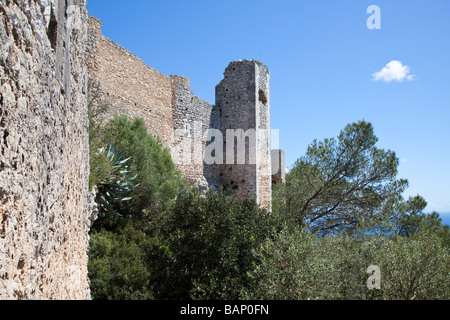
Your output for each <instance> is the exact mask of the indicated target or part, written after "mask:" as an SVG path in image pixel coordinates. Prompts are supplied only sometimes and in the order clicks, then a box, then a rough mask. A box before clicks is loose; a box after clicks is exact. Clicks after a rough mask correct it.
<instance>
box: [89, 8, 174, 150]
mask: <svg viewBox="0 0 450 320" xmlns="http://www.w3.org/2000/svg"><path fill="white" fill-rule="evenodd" d="M87 57H88V61H87V66H88V73H89V77H90V78H91V79H93V80H96V81H98V82H100V85H101V88H102V91H103V94H104V96H103V99H104V100H107V101H108V102H110V103H111V108H110V110H109V112H108V114H107V116H106V118H111V117H112V116H113V115H114V113H118V114H123V115H127V116H128V117H129V118H132V119H133V118H137V117H139V118H142V119H144V121H145V123H146V124H147V127H148V128H151V131H150V132H151V133H152V134H153V135H154V136H155V137H159V138H160V139H161V141H162V142H163V144H164V145H165V146H166V147H169V148H170V147H171V146H172V145H173V130H174V128H173V111H172V107H171V106H172V104H173V103H172V99H173V91H172V80H171V78H170V77H168V76H166V75H164V74H162V73H161V72H159V71H156V70H155V69H153V68H151V67H149V66H147V65H146V64H145V63H144V62H143V61H142V60H141V59H139V58H138V57H136V56H135V55H134V54H132V53H131V52H129V51H128V50H126V49H124V48H123V47H121V46H119V45H118V44H116V43H114V42H113V41H111V40H110V39H108V38H107V37H105V36H103V35H102V31H101V21H100V20H98V19H96V18H94V17H91V16H90V17H89V36H88V48H87Z"/></svg>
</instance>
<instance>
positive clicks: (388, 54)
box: [88, 0, 450, 215]
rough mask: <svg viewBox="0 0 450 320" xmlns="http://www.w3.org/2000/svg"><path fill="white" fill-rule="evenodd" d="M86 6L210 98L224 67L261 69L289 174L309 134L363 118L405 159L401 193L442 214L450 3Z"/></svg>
mask: <svg viewBox="0 0 450 320" xmlns="http://www.w3.org/2000/svg"><path fill="white" fill-rule="evenodd" d="M370 5H377V6H379V8H380V9H381V29H379V30H369V29H368V28H367V24H366V21H367V19H368V18H369V17H370V14H368V13H367V8H368V7H369V6H370ZM88 11H89V13H90V14H91V15H93V16H95V17H97V18H99V19H101V20H102V21H103V34H104V35H106V36H107V37H109V38H111V39H112V40H113V41H115V42H116V43H118V44H120V45H122V46H123V47H125V48H127V49H128V50H130V51H131V52H133V53H134V54H136V55H137V56H138V57H140V58H141V59H142V60H144V62H146V63H147V64H148V65H150V66H151V67H153V68H155V69H157V70H159V71H161V72H163V73H164V74H166V75H171V74H180V75H183V76H186V77H189V78H190V79H191V88H192V91H193V92H194V94H196V95H197V96H199V97H201V98H203V99H205V100H207V101H209V102H211V103H214V100H215V99H214V92H215V91H214V87H215V85H216V84H218V83H219V82H220V80H221V79H222V76H223V72H224V70H225V68H226V67H227V65H228V63H229V62H230V61H233V60H240V59H257V60H260V61H262V62H264V63H265V64H266V65H267V67H268V68H269V70H270V72H271V108H272V110H271V120H272V127H273V128H275V129H279V130H280V147H281V148H282V149H284V150H285V152H286V165H287V166H288V167H290V166H292V164H293V163H294V162H295V160H296V159H298V158H299V157H300V156H301V155H303V154H304V153H305V151H306V148H307V146H308V144H310V143H311V142H312V141H313V140H314V139H315V138H317V139H319V140H321V139H323V138H327V137H335V136H337V135H338V134H339V132H340V130H342V129H343V128H344V127H345V126H346V124H347V123H350V122H354V121H358V120H362V119H364V120H366V121H369V122H371V123H372V124H373V126H374V128H375V134H376V135H377V136H378V138H379V142H378V146H379V147H381V148H385V149H391V150H394V151H395V152H396V153H397V156H398V157H399V158H400V159H401V164H400V167H399V177H401V178H407V179H408V180H409V182H410V187H409V189H408V191H407V192H406V193H405V196H406V197H408V196H409V195H416V194H421V195H422V196H424V198H425V199H426V200H427V201H428V203H429V206H428V208H427V211H431V210H436V211H438V212H439V213H441V214H444V213H447V212H449V215H450V168H449V160H450V125H449V121H450V41H449V33H450V19H449V18H448V17H449V13H450V1H448V0H430V1H424V0H421V1H418V0H395V1H392V0H386V1H382V0H370V1H366V0H340V1H336V0H314V1H313V0H309V1H299V0H278V1H273V0H272V1H268V0H257V1H256V0H221V1H218V0H190V1H187V0H164V1H162V0H158V1H157V0H151V1H149V0H129V1H123V0H120V1H119V0H88ZM391 61H399V62H398V63H397V64H395V63H394V64H392V63H391V64H390V65H388V63H390V62H391ZM399 63H401V64H399ZM387 65H388V66H387ZM386 66H387V67H386ZM385 67H386V68H387V69H385V70H384V71H383V68H385ZM389 67H390V69H389ZM408 68H409V69H408ZM382 71H383V72H382ZM376 72H382V73H381V74H380V76H381V78H380V80H379V81H375V79H374V74H375V73H376ZM389 75H394V76H397V77H398V79H403V81H400V82H398V81H392V82H386V81H383V79H387V78H386V76H389ZM383 76H384V78H383Z"/></svg>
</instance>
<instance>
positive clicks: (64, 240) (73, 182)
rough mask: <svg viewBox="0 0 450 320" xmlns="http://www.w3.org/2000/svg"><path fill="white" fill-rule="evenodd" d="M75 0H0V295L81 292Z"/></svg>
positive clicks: (81, 154)
mask: <svg viewBox="0 0 450 320" xmlns="http://www.w3.org/2000/svg"><path fill="white" fill-rule="evenodd" d="M86 26H87V13H86V2H85V1H84V0H48V1H19V0H17V1H0V105H1V108H0V147H1V153H0V299H86V298H89V296H90V294H89V281H88V277H87V250H88V242H89V237H88V232H89V225H90V224H89V219H88V217H89V210H88V200H87V199H88V175H89V145H88V119H87V102H86V82H87V75H86V67H85V58H84V51H85V41H86V34H87V28H86Z"/></svg>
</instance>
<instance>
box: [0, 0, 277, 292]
mask: <svg viewBox="0 0 450 320" xmlns="http://www.w3.org/2000/svg"><path fill="white" fill-rule="evenodd" d="M89 78H90V79H94V80H97V81H98V82H99V83H100V84H101V88H102V95H103V98H104V99H105V100H107V101H108V102H109V103H110V104H111V106H112V108H111V110H110V113H109V114H108V116H109V117H111V116H112V114H113V113H115V112H117V113H119V114H124V115H127V116H128V117H130V118H136V117H140V118H143V119H144V121H145V123H146V125H147V127H148V129H149V132H151V133H152V134H153V135H154V136H155V137H158V138H159V139H160V140H161V142H162V143H163V145H164V146H166V147H167V148H169V150H171V153H172V156H173V159H174V160H175V162H176V164H177V167H178V169H179V170H180V171H181V172H182V174H183V175H184V176H185V177H186V178H187V179H188V180H189V182H190V183H191V184H192V185H197V186H208V187H213V188H220V187H228V188H229V189H230V190H232V192H233V193H234V194H235V195H236V196H240V197H244V196H248V197H253V198H254V199H255V200H256V201H257V202H258V203H259V204H260V205H261V206H262V207H265V208H268V209H270V207H271V188H272V173H271V171H272V170H271V168H272V167H273V164H274V163H273V161H272V159H271V158H272V157H271V150H270V146H271V141H270V74H269V72H268V70H267V68H266V67H265V66H264V65H263V64H262V63H260V62H257V61H236V62H232V63H230V65H229V66H228V68H227V69H226V70H225V73H224V79H223V81H222V82H221V83H220V84H218V85H217V87H216V101H215V105H213V104H211V103H209V102H207V101H205V100H203V99H201V98H199V97H196V96H195V95H193V94H192V92H191V90H190V80H189V79H188V78H185V77H182V76H177V75H173V76H166V75H164V74H162V73H160V72H158V71H157V70H154V69H153V68H151V67H149V66H147V65H146V64H145V63H143V62H142V60H140V59H139V58H137V57H136V56H135V55H133V54H132V53H130V52H129V51H127V50H126V49H124V48H122V47H120V46H119V45H117V44H115V43H114V42H113V41H111V40H109V39H108V38H106V37H104V36H103V35H102V34H101V21H100V20H98V19H96V18H93V17H89V16H88V14H87V10H86V0H40V1H19V0H9V1H3V0H0V106H1V108H0V147H1V149H0V299H33V300H34V299H81V300H83V299H90V291H89V279H88V273H87V262H88V254H87V252H88V248H89V229H90V227H91V224H92V217H91V214H92V207H91V205H92V203H93V200H92V196H91V195H90V193H89V188H88V187H89V185H88V182H89V121H88V108H87V103H88V97H87V96H88V79H89ZM219 133H220V134H219ZM239 145H240V146H241V147H242V146H244V148H243V149H244V151H242V150H241V149H242V148H241V149H240V148H238V146H239ZM235 146H236V148H235ZM221 147H222V148H221ZM221 151H223V152H222V153H221ZM204 159H208V161H204ZM211 159H213V160H214V161H212V162H210V161H209V160H211ZM280 166H281V168H283V167H284V164H282V163H280ZM274 172H275V171H274Z"/></svg>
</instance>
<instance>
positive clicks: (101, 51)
mask: <svg viewBox="0 0 450 320" xmlns="http://www.w3.org/2000/svg"><path fill="white" fill-rule="evenodd" d="M101 25H102V23H101V21H100V20H98V19H96V18H94V17H90V18H89V32H88V50H87V66H88V73H89V77H90V79H92V80H93V81H95V82H96V83H98V84H99V85H100V87H101V90H102V92H103V99H104V100H106V101H108V102H109V103H110V105H111V108H110V111H109V112H108V114H107V115H106V116H105V119H109V118H111V117H112V116H113V115H114V113H118V114H125V115H127V116H128V117H130V118H135V117H141V118H143V119H144V121H145V123H146V124H147V127H148V129H149V132H151V133H152V134H153V135H154V136H155V137H158V138H159V139H160V140H161V142H162V143H163V144H164V146H166V147H167V148H169V150H170V151H171V154H172V158H173V159H174V161H175V163H176V164H177V167H178V169H179V170H180V171H181V172H182V173H183V175H184V176H185V177H186V178H187V179H188V180H189V182H190V183H191V184H192V185H197V186H203V187H205V186H206V187H208V186H210V187H213V188H214V189H218V188H220V187H227V188H229V190H231V191H232V192H233V193H234V194H235V195H236V196H240V197H253V198H254V199H255V200H256V201H257V202H258V203H259V204H260V205H261V206H262V207H265V208H268V209H270V208H271V197H272V172H271V171H272V163H271V161H272V160H271V150H270V149H271V148H270V129H271V128H270V74H269V71H268V69H267V68H266V67H265V66H264V65H263V64H262V63H261V62H258V61H249V60H245V61H235V62H231V63H230V65H229V66H228V67H227V68H226V70H225V73H224V79H223V81H222V82H221V83H220V84H219V85H218V86H217V87H216V104H215V105H213V104H211V103H209V102H207V101H205V100H203V99H201V98H199V97H197V96H195V95H193V94H192V93H191V90H190V80H189V79H188V78H186V77H182V76H179V75H172V76H166V75H164V74H162V73H160V72H159V71H156V70H155V69H153V68H151V67H149V66H147V65H146V64H145V63H144V62H143V61H142V60H141V59H139V58H138V57H136V56H135V55H133V54H132V53H130V52H129V51H127V50H126V49H124V48H122V47H121V46H119V45H117V44H115V43H114V42H113V41H111V40H110V39H108V38H106V37H105V36H103V35H102V31H101ZM211 130H216V131H218V132H219V133H220V134H221V136H222V137H221V140H220V141H221V142H220V146H223V150H222V151H223V153H221V155H223V159H222V158H221V159H216V160H218V161H216V162H214V163H207V162H205V161H204V159H205V156H208V153H210V152H211V148H208V146H209V145H211V143H214V141H215V142H216V143H219V140H215V139H214V138H213V137H211V136H208V133H210V132H211ZM228 130H233V132H228ZM227 133H228V135H227ZM232 134H237V135H239V137H240V138H242V137H243V136H245V135H248V134H251V135H252V136H251V137H248V138H246V139H245V142H244V143H245V150H246V151H244V155H245V160H244V161H242V157H239V151H238V150H237V147H238V146H239V142H236V144H235V142H234V140H235V138H236V136H235V137H232ZM227 138H228V139H229V141H227ZM232 140H233V141H232ZM227 143H228V144H227ZM234 146H235V147H236V149H235V150H232V149H227V148H230V147H231V148H232V147H234ZM216 147H218V145H216ZM213 149H214V148H213ZM227 150H228V151H227ZM216 151H218V150H214V151H212V152H213V153H215V152H216ZM213 158H214V154H213ZM230 161H231V162H230Z"/></svg>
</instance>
